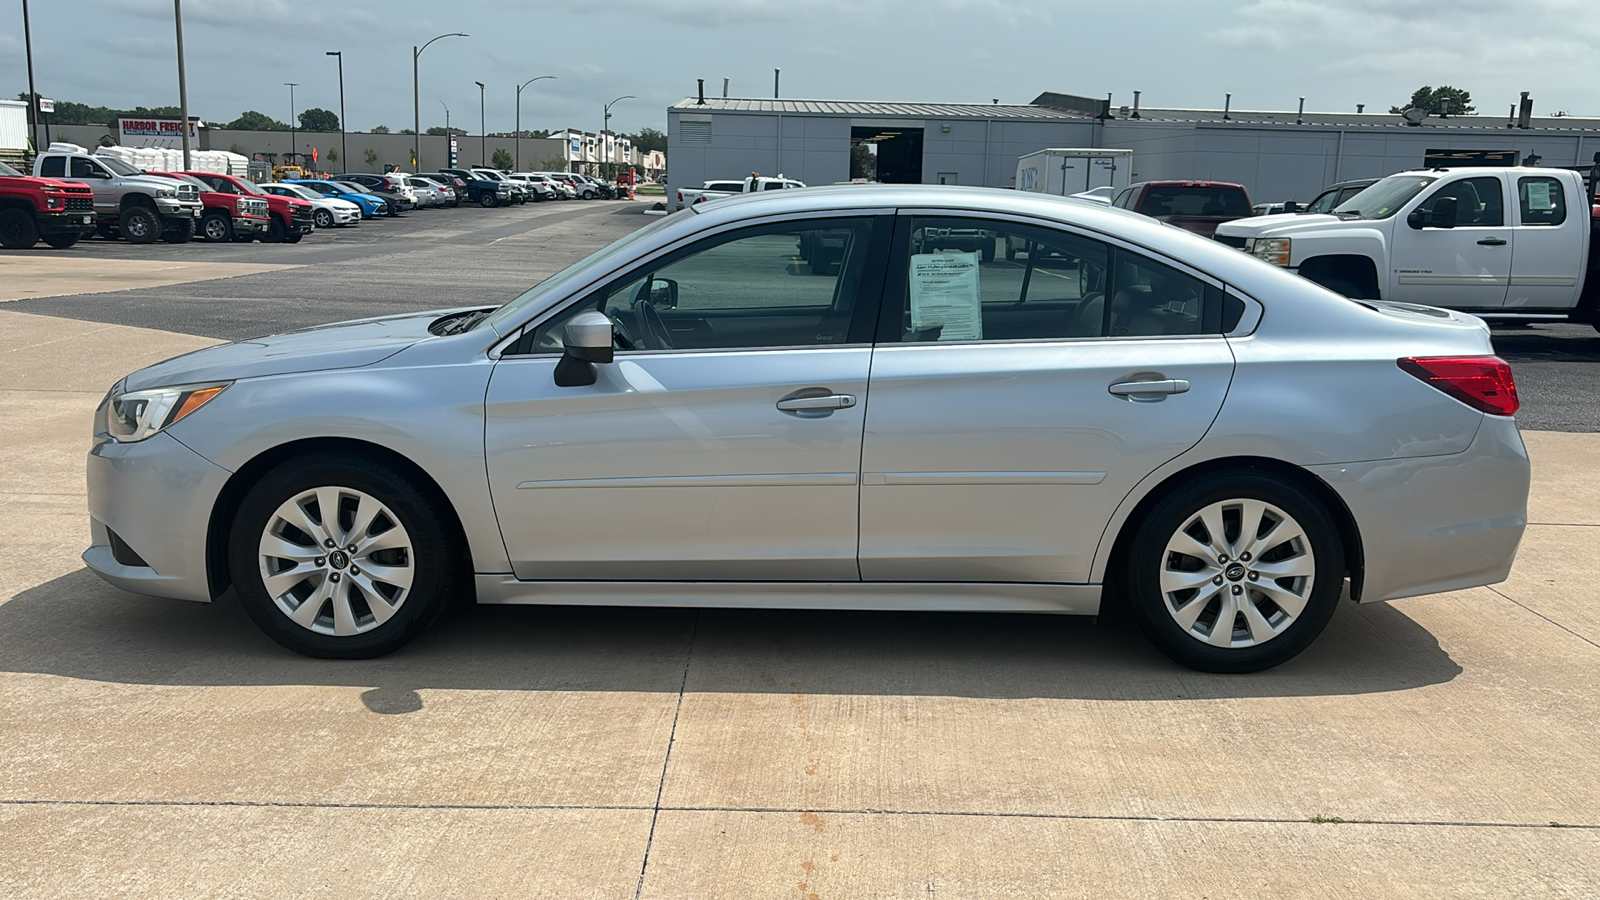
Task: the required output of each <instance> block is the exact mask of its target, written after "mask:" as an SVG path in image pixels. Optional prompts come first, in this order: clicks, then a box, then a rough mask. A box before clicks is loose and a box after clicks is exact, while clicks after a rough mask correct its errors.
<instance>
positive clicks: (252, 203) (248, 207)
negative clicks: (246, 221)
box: [239, 197, 267, 218]
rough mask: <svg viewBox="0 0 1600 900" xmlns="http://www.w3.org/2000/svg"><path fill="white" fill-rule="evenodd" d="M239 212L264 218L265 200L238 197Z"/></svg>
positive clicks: (265, 213)
mask: <svg viewBox="0 0 1600 900" xmlns="http://www.w3.org/2000/svg"><path fill="white" fill-rule="evenodd" d="M239 213H240V215H245V216H258V217H260V218H266V215H267V201H265V200H255V199H250V198H244V197H241V198H240V199H239Z"/></svg>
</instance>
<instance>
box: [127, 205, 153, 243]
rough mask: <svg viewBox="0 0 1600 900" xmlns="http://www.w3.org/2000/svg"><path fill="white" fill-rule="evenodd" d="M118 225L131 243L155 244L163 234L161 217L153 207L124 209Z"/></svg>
mask: <svg viewBox="0 0 1600 900" xmlns="http://www.w3.org/2000/svg"><path fill="white" fill-rule="evenodd" d="M118 227H119V228H121V229H122V236H123V237H125V238H127V239H128V243H130V244H153V243H155V240H156V238H158V237H160V236H161V217H160V216H158V215H156V211H155V210H153V209H147V208H145V207H143V206H135V207H133V208H132V209H125V210H123V211H122V220H121V221H120V222H119V223H118Z"/></svg>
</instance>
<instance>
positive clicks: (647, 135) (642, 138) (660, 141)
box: [623, 128, 667, 153]
mask: <svg viewBox="0 0 1600 900" xmlns="http://www.w3.org/2000/svg"><path fill="white" fill-rule="evenodd" d="M623 137H625V138H627V139H628V140H630V141H632V142H633V149H635V150H638V151H639V152H640V153H649V152H650V151H651V150H660V151H661V152H663V153H665V152H666V150H667V136H666V135H665V134H664V133H662V132H660V131H657V130H655V129H654V128H641V129H639V133H638V134H625V135H623Z"/></svg>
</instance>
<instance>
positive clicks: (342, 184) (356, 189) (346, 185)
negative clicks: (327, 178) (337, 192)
mask: <svg viewBox="0 0 1600 900" xmlns="http://www.w3.org/2000/svg"><path fill="white" fill-rule="evenodd" d="M333 184H334V186H335V187H338V188H341V189H343V190H346V191H349V192H350V193H352V194H365V193H367V186H366V185H364V184H355V183H353V182H349V181H335V182H333Z"/></svg>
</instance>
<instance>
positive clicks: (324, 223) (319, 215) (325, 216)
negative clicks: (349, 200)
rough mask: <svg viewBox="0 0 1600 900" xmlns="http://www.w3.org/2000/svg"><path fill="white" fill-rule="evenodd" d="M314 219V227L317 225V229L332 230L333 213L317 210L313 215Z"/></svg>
mask: <svg viewBox="0 0 1600 900" xmlns="http://www.w3.org/2000/svg"><path fill="white" fill-rule="evenodd" d="M314 218H315V221H316V225H317V227H318V228H332V227H333V213H331V212H328V211H327V210H325V209H319V210H317V211H316V213H315V214H314Z"/></svg>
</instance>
